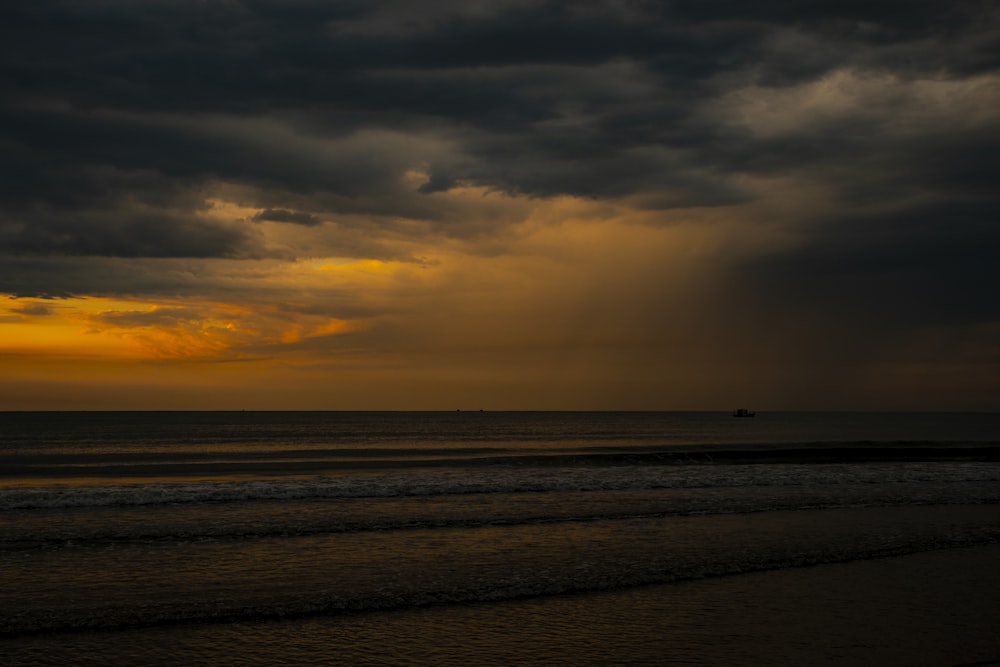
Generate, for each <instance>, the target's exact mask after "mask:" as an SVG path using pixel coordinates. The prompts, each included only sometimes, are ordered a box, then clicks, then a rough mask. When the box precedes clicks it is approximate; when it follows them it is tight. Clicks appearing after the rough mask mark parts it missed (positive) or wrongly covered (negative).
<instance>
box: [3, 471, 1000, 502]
mask: <svg viewBox="0 0 1000 667" xmlns="http://www.w3.org/2000/svg"><path fill="white" fill-rule="evenodd" d="M963 481H967V482H986V481H1000V464H995V463H956V462H948V463H872V464H826V465H822V466H816V465H798V464H785V465H768V464H746V465H701V466H613V467H601V468H588V467H541V468H519V467H516V466H511V467H499V466H498V467H491V468H483V469H478V468H472V469H468V468H465V469H448V470H419V471H412V472H409V473H381V474H380V473H371V474H354V475H342V476H323V475H320V476H313V477H305V478H303V477H294V478H278V479H252V480H210V481H192V482H175V483H136V484H121V485H62V484H50V485H46V486H39V487H29V488H7V489H3V490H2V491H0V510H22V509H40V508H72V507H109V506H133V505H167V504H181V503H215V502H244V501H258V500H299V499H335V498H386V497H414V496H439V495H467V494H495V493H545V492H560V491H602V490H627V489H633V490H637V489H671V488H713V487H731V488H739V487H748V486H788V485H791V486H797V485H830V484H875V483H894V482H963Z"/></svg>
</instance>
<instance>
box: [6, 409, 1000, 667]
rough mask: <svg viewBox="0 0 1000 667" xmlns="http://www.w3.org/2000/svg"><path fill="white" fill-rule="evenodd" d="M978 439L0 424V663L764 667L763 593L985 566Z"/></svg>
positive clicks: (197, 422) (718, 423) (463, 417)
mask: <svg viewBox="0 0 1000 667" xmlns="http://www.w3.org/2000/svg"><path fill="white" fill-rule="evenodd" d="M998 447H1000V415H994V414H869V413H857V414H845V413H772V414H765V413H762V414H759V415H758V416H756V417H754V418H745V419H737V418H733V417H732V416H731V415H729V414H728V413H629V412H619V413H573V412H567V413H530V412H529V413H494V412H453V413H426V412H422V413H406V412H390V413H338V412H329V413H324V412H304V413H289V412H273V413H272V412H229V413H215V412H150V413H140V412H130V413H0V582H2V584H3V585H2V587H0V651H2V652H3V653H2V654H3V657H4V660H3V662H4V664H40V663H47V664H67V663H70V662H72V663H75V664H85V663H90V664H178V663H188V664H191V663H202V664H275V663H285V664H315V663H326V664H466V663H468V662H470V661H473V662H478V663H483V662H487V663H489V662H493V663H495V664H510V663H519V664H553V663H556V662H560V661H562V663H563V664H612V663H617V664H640V663H642V664H664V663H665V662H669V661H670V660H674V661H677V660H681V659H684V660H691V661H693V662H696V663H697V662H706V661H708V662H712V660H710V659H709V658H710V657H712V656H714V658H716V659H718V660H720V661H725V662H731V661H733V660H737V661H744V662H745V661H746V660H745V659H746V658H747V656H746V655H743V658H744V660H739V655H740V654H739V653H738V650H745V649H746V646H752V647H754V648H753V649H752V650H753V652H754V656H755V659H754V660H753V661H752V662H756V663H760V664H782V663H781V660H780V657H781V656H787V655H789V654H788V653H787V652H783V651H782V650H780V649H781V646H780V644H775V643H774V642H773V641H772V642H771V643H770V644H769V645H768V643H767V642H763V643H761V642H756V641H751V642H750V643H749V644H747V640H746V638H747V637H754V636H758V635H760V634H761V632H762V630H761V626H760V624H759V620H758V616H757V611H756V609H759V607H760V605H761V602H760V595H759V591H760V590H762V588H761V587H764V589H770V590H775V589H776V588H780V587H781V586H785V587H786V588H788V587H789V582H791V581H797V579H796V577H799V576H800V575H799V574H798V573H800V572H803V569H802V568H809V567H815V566H822V567H827V568H834V567H846V566H845V565H837V566H834V565H833V564H846V563H854V564H856V563H863V564H864V563H867V564H869V565H867V566H866V567H869V568H875V567H878V565H877V563H881V562H897V563H909V562H918V561H914V560H912V559H914V558H918V557H921V555H922V554H929V553H938V554H941V553H947V554H960V553H980V551H977V550H984V549H985V550H986V552H984V553H989V554H993V553H994V552H993V551H990V549H995V548H996V547H993V546H991V545H996V544H997V543H998V542H1000V449H998ZM970 549H971V550H972V551H971V552H969V551H968V550H970ZM907 559H910V560H907ZM920 562H922V561H920ZM914 567H915V566H914ZM833 571H834V570H831V572H833ZM938 574H939V579H940V580H941V581H945V580H948V581H951V579H947V577H943V576H940V575H941V573H940V572H939V573H938ZM776 575H780V578H779V579H778V580H773V579H772V580H770V581H771V583H766V581H764V582H763V583H762V580H761V579H760V577H764V576H772V577H773V576H776ZM831 576H833V575H831ZM852 576H854V575H852ZM858 576H862V575H858ZM949 576H951V577H954V576H957V575H956V573H955V572H951V573H949ZM883 579H884V577H882V578H879V577H876V578H875V580H883ZM775 581H777V582H778V583H777V584H775V583H774V582H775ZM782 582H784V583H782ZM808 585H809V584H808V583H801V582H800V583H799V584H795V585H794V586H791V589H796V588H798V589H802V590H805V589H806V588H807V587H808ZM982 585H983V586H985V585H986V583H985V582H984V583H983V584H982ZM698 586H700V587H702V588H697V587H698ZM706 586H707V587H709V588H707V589H706V588H705V587H706ZM712 586H715V587H717V590H718V593H717V595H716V596H715V597H714V598H713V596H712V594H711V590H713V589H712V588H711V587H712ZM664 587H666V588H664ZM719 587H722V588H719ZM953 588H954V587H953ZM723 589H724V590H723ZM706 590H707V591H708V592H707V593H706V592H705V591H706ZM869 590H871V589H869ZM644 591H649V592H653V591H658V592H657V593H655V594H653V593H650V595H653V598H641V595H643V592H644ZM692 591H693V592H692ZM699 591H700V592H699ZM966 594H969V593H968V592H965V593H962V595H966ZM754 595H757V596H758V597H757V598H756V601H755V602H753V603H751V602H748V600H750V599H751V598H753V596H754ZM607 596H612V597H610V598H609V597H607ZM636 596H640V597H636ZM664 596H667V598H669V599H671V600H672V602H671V603H670V604H668V605H667V608H669V609H674V610H676V609H684V608H686V609H688V611H687V612H686V614H685V615H683V618H684V619H687V620H684V622H680V621H678V619H677V617H675V616H671V615H670V614H663V613H661V612H662V610H661V612H657V613H655V614H653V613H651V612H650V609H654V608H655V609H660V607H658V606H657V605H661V606H662V605H663V604H664V602H663V601H664V599H665V598H664ZM671 596H673V597H671ZM692 596H694V597H693V598H692ZM654 598H655V599H656V600H658V601H659V602H657V603H656V604H653V603H651V602H649V600H651V599H654ZM642 599H646V602H641V600H642ZM692 599H695V600H700V601H701V602H699V603H698V604H693V603H692V602H691V600H692ZM813 599H815V598H813ZM723 600H725V601H728V602H726V603H723V602H722V601H723ZM740 600H744V602H742V603H741V602H740ZM685 601H686V602H685ZM706 601H707V602H706ZM868 602H869V603H872V604H874V603H873V601H872V600H869V601H868ZM911 602H912V601H911ZM900 603H901V604H902V601H901V602H900ZM885 604H890V607H891V602H890V603H887V602H886V601H883V605H885ZM685 605H686V606H685ZM692 605H693V606H694V607H697V609H694V611H692V609H691V608H692ZM713 605H714V607H713ZM711 609H715V610H716V612H717V613H716V615H715V616H712V614H711V613H708V611H707V610H711ZM643 610H645V611H643ZM723 610H724V612H725V614H726V615H727V616H726V617H725V618H726V620H725V621H723V620H721V617H720V616H719V615H718V614H719V613H722V611H723ZM786 611H787V610H786ZM813 612H814V613H813V617H815V615H816V609H815V607H813ZM780 613H781V612H780V610H778V611H775V612H774V614H776V615H778V614H780ZM532 614H534V615H535V617H536V621H535V622H533V623H530V624H528V623H523V622H519V621H518V619H520V620H522V621H523V619H524V618H527V617H529V616H531V615H532ZM786 615H787V614H786ZM800 617H801V614H791V615H789V618H800ZM692 618H693V619H695V620H694V621H692V620H691V619H692ZM699 618H700V619H701V621H698V619H699ZM734 619H743V620H742V622H743V623H744V625H740V622H738V621H737V620H734ZM609 623H610V626H612V627H611V628H609ZM747 623H749V625H745V624H747ZM754 623H757V625H753V624H754ZM512 624H513V625H512ZM938 625H940V624H938ZM968 625H969V624H965V625H964V626H963V627H965V626H968ZM751 626H752V627H755V628H757V629H756V630H751V629H750V628H751ZM435 628H436V630H435ZM665 632H667V633H669V640H668V641H667V640H664V636H665V635H664V634H663V633H665ZM789 633H791V630H789ZM626 636H631V637H635V636H640V637H641V636H645V637H647V641H644V642H639V641H634V642H625V643H622V642H621V641H618V643H615V640H614V638H618V639H619V640H620V639H621V638H622V637H626ZM775 636H777V637H778V638H779V640H780V637H781V636H782V634H781V633H780V632H779V633H777V635H775ZM788 636H789V637H790V636H791V635H790V634H789V635H788ZM977 636H978V635H977ZM442 637H450V638H451V640H450V641H444V640H443V639H442ZM477 637H478V638H480V640H478V643H477V641H476V640H474V639H475V638H477ZM654 637H656V638H659V639H658V640H657V641H650V640H652V638H654ZM741 637H742V638H743V639H742V640H741V639H740V638H741ZM463 638H464V639H463ZM800 639H801V638H800ZM813 639H815V638H813ZM741 641H742V642H743V643H740V642H741ZM810 641H812V640H810ZM977 641H978V640H977ZM727 642H728V643H727ZM970 642H971V640H970V641H966V640H963V643H962V644H961V645H962V646H966V647H968V646H971V645H972V643H970ZM611 646H614V647H615V648H614V651H613V652H611V653H609V652H608V650H609V647H611ZM711 646H715V647H719V646H722V647H723V649H721V652H720V651H719V650H717V651H716V653H714V654H713V653H711V650H710V649H709V648H708V647H711ZM726 646H729V647H731V648H732V651H733V652H732V653H730V654H727V653H726V652H725V647H726ZM738 646H740V647H743V649H738V648H737V647H738ZM975 646H976V647H977V648H976V649H975V650H976V652H975V654H974V655H971V654H970V655H971V658H974V659H976V660H980V661H981V660H983V659H984V655H985V656H986V657H990V656H992V655H993V654H991V653H990V651H994V650H995V657H997V658H1000V642H997V643H996V644H995V645H990V643H989V641H988V640H986V643H985V647H984V646H983V642H982V641H979V642H978V643H975ZM528 647H530V650H529V648H528ZM556 647H561V648H559V649H558V650H557V649H556ZM786 648H787V647H786ZM883 648H884V647H883ZM900 650H903V649H902V648H901V649H900ZM949 650H956V651H959V652H961V651H960V650H959V649H949ZM961 650H971V649H961ZM769 655H770V656H771V657H775V658H776V660H777V661H776V662H771V663H769V662H768V656H769ZM838 655H840V654H838V653H836V652H835V651H834V652H832V653H828V654H827V655H826V658H827V659H829V661H832V662H836V658H837V656H838ZM844 655H846V654H844ZM880 655H883V656H884V655H886V654H885V653H882V654H880ZM888 655H889V656H890V657H891V656H892V655H893V654H892V653H889V654H888ZM905 655H909V657H910V658H911V659H910V660H902V659H901V660H900V664H906V663H908V664H918V663H919V661H918V660H914V658H915V656H919V655H926V654H920V653H914V652H912V651H911V652H910V653H909V654H906V653H905V652H904V653H901V654H899V656H900V657H902V656H905ZM814 657H817V656H814ZM856 657H857V656H856V655H855V656H854V658H852V660H854V661H856ZM953 657H954V658H955V659H954V660H953V662H954V663H959V662H962V661H963V660H964V659H965V658H969V657H970V656H963V655H957V654H956V655H954V656H953ZM971 658H970V659H971ZM817 662H824V660H821V659H820V660H817ZM927 664H933V663H927Z"/></svg>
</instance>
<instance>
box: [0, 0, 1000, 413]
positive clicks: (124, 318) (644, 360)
mask: <svg viewBox="0 0 1000 667" xmlns="http://www.w3.org/2000/svg"><path fill="white" fill-rule="evenodd" d="M300 4H301V6H300ZM716 4H718V3H716ZM306 5H308V6H309V7H311V9H308V8H307V7H306ZM689 5H690V3H668V4H667V5H663V6H662V7H660V6H658V5H656V4H655V3H654V4H651V5H647V4H644V3H637V4H635V5H632V4H628V3H626V4H620V3H597V4H596V5H594V6H590V5H588V8H587V9H584V8H579V9H573V8H572V5H565V6H560V5H552V4H551V3H535V2H513V3H496V5H495V6H492V8H490V9H488V10H487V9H486V8H481V9H482V10H481V11H478V10H474V9H472V8H471V5H466V4H463V3H440V7H437V8H436V9H433V10H431V9H427V11H426V13H422V14H421V16H419V17H416V16H413V15H412V12H410V11H409V10H408V9H407V8H406V5H405V3H388V2H387V3H381V2H376V3H369V4H367V5H365V6H363V7H353V6H352V8H347V7H346V6H341V4H339V3H315V6H313V4H311V3H291V4H290V5H284V4H282V3H267V2H265V3H242V2H234V3H222V2H209V3H201V4H199V5H198V6H197V7H196V6H195V5H192V4H191V3H183V2H166V3H158V4H156V6H155V7H154V6H146V5H143V4H142V3H139V4H135V5H131V4H128V3H124V4H122V3H112V4H111V5H107V6H105V5H103V4H100V5H98V4H89V3H83V4H79V5H73V6H72V7H70V6H69V5H64V4H59V3H50V2H40V3H35V4H30V5H29V4H24V3H17V8H15V9H12V10H11V11H10V15H9V16H8V17H7V19H6V20H5V22H6V24H7V26H8V27H7V30H8V31H11V37H10V39H11V40H13V41H10V42H9V43H10V44H12V46H11V49H13V50H11V51H9V52H7V53H6V55H4V56H3V57H4V58H5V66H6V71H9V72H11V73H12V74H13V75H14V77H13V80H15V81H16V82H17V83H15V84H14V85H13V86H12V87H11V88H10V89H9V90H8V91H7V94H6V95H5V96H4V98H3V102H2V105H3V106H2V109H3V114H4V122H3V125H2V127H3V130H2V131H3V141H4V142H5V143H4V146H5V149H4V158H3V169H4V179H5V181H4V182H5V184H6V185H5V189H4V190H3V193H2V197H0V295H2V297H3V300H2V302H0V357H2V360H3V365H2V368H0V409H48V408H58V409H62V408H74V409H159V408H166V409H179V408H186V409H187V408H189V409H216V408H218V409H243V408H254V409H291V408H296V407H302V408H308V409H331V410H336V409H446V410H451V409H456V408H466V407H468V408H480V407H485V408H492V409H602V408H607V409H720V408H722V409H729V408H731V407H732V406H733V405H738V404H740V405H741V404H744V403H747V402H752V403H753V404H754V405H757V406H759V407H761V408H765V407H773V408H775V409H778V408H784V409H944V410H958V409H970V410H996V409H1000V338H998V337H997V335H996V333H997V327H998V323H1000V311H998V303H1000V301H998V300H997V299H996V291H997V288H998V287H1000V269H998V266H1000V265H998V263H997V262H996V258H997V257H998V256H1000V236H998V231H997V230H998V228H997V225H996V221H997V211H998V201H1000V200H998V195H997V191H996V183H995V180H996V179H995V176H996V174H997V173H1000V165H998V164H997V159H998V158H997V155H1000V150H998V149H1000V145H998V141H1000V140H998V137H1000V116H998V115H997V113H996V109H997V108H1000V65H997V62H998V61H997V60H996V58H994V57H992V56H991V55H989V54H990V51H989V49H990V48H992V47H988V44H989V43H991V42H989V40H988V36H989V34H990V32H989V31H990V30H993V29H995V26H996V24H997V21H998V20H1000V19H998V17H997V14H996V12H995V11H993V10H989V11H987V10H982V11H980V10H975V11H974V10H973V9H971V8H970V7H966V5H964V4H960V5H955V6H954V7H952V6H951V5H949V7H950V9H948V10H947V11H946V10H945V5H943V4H942V5H940V7H939V6H938V5H935V4H933V3H932V4H931V5H929V6H928V7H926V8H924V9H923V10H920V11H918V12H916V13H915V15H914V17H912V20H908V21H904V20H902V19H901V18H900V17H895V16H892V15H891V13H888V14H886V15H881V14H878V12H875V13H874V14H873V15H871V16H868V15H867V14H866V13H865V11H864V10H863V9H861V8H853V9H852V8H842V9H838V10H836V11H834V10H832V9H829V8H828V9H829V11H828V12H826V13H824V12H821V11H820V10H819V9H809V8H808V7H807V6H803V7H799V8H797V9H792V8H790V9H789V10H788V11H787V12H781V13H771V12H769V11H768V10H766V9H765V8H757V9H751V8H749V7H748V6H744V5H740V4H737V3H733V4H732V5H731V6H729V5H725V3H723V4H721V5H719V6H717V7H715V5H713V7H715V8H714V9H713V10H712V11H708V12H706V11H705V10H703V9H699V8H698V7H696V6H694V5H691V6H689ZM296 8H297V9H296ZM824 11H826V10H824ZM942 13H946V14H947V15H948V17H949V18H948V20H947V21H944V20H942V19H941V14H942ZM106 22H107V25H115V26H119V28H117V29H116V30H114V31H113V32H114V34H113V35H111V36H109V35H110V33H108V32H107V31H102V30H97V29H96V28H97V27H98V26H101V25H104V24H105V23H106ZM945 25H947V26H950V27H948V28H947V29H946V28H945V27H942V26H945ZM87 26H91V27H93V28H95V29H94V30H93V32H90V31H89V30H90V29H89V28H88V27H87ZM192 26H198V29H197V30H193V28H192ZM515 26H520V28H516V27H515ZM526 26H535V27H534V28H532V31H531V32H530V34H531V36H532V37H531V39H527V38H525V39H516V38H514V37H512V32H511V31H513V33H514V34H516V33H518V31H519V30H524V29H526ZM990 26H993V27H992V28H991V27H990ZM189 28H192V29H191V30H189ZM188 33H190V34H191V35H196V36H192V37H191V39H192V40H194V41H193V42H192V43H191V44H187V45H186V46H184V45H182V44H181V43H180V42H178V41H175V36H176V35H180V34H188ZM597 35H603V36H604V37H602V38H601V39H597V38H596V36H597ZM532 39H543V40H544V42H545V43H546V44H549V45H550V46H549V47H547V48H545V49H540V48H535V47H531V48H529V45H530V44H531V43H534V42H532V41H531V40H532ZM478 44H482V45H483V46H481V47H480V46H477V45H478ZM486 45H492V46H488V47H487V46H486ZM993 50H995V49H993Z"/></svg>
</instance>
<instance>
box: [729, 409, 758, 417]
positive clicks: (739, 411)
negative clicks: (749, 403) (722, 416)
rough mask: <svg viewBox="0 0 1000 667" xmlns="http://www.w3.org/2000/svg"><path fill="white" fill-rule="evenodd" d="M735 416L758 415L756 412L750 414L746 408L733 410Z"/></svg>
mask: <svg viewBox="0 0 1000 667" xmlns="http://www.w3.org/2000/svg"><path fill="white" fill-rule="evenodd" d="M733 416H734V417H756V416H757V413H756V412H750V411H749V410H747V409H746V408H739V409H737V410H733Z"/></svg>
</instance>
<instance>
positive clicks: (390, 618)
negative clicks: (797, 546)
mask: <svg viewBox="0 0 1000 667" xmlns="http://www.w3.org/2000/svg"><path fill="white" fill-rule="evenodd" d="M998 564H1000V545H993V546H983V547H970V548H962V549H946V550H939V551H932V552H924V553H918V554H912V555H907V556H898V557H891V558H882V559H876V560H865V561H856V562H847V563H838V564H830V565H819V566H812V567H800V568H789V569H783V570H775V571H768V572H757V573H751V574H743V575H734V576H726V577H719V578H713V579H705V580H700V581H691V582H685V583H679V584H671V585H659V586H648V587H640V588H634V589H626V590H618V591H612V592H603V593H588V594H580V595H568V596H557V597H547V598H535V599H526V600H515V601H507V602H500V603H479V604H469V605H446V606H440V607H428V608H422V609H411V610H407V611H399V612H387V613H385V612H382V613H364V614H358V615H355V616H341V617H327V618H310V619H301V620H296V621H288V622H258V623H233V624H219V625H204V626H178V627H168V628H149V629H141V630H132V631H122V632H94V633H68V634H63V635H49V636H35V637H30V638H23V639H15V640H8V641H5V642H0V648H2V649H3V650H4V653H5V657H6V659H7V660H9V662H7V663H6V664H10V665H15V664H68V663H69V662H73V663H74V664H125V663H126V662H127V663H132V664H139V663H141V664H149V665H156V664H163V665H166V664H180V663H185V664H215V665H229V664H232V665H235V664H241V665H246V664H350V665H468V664H479V665H501V664H502V665H626V664H627V665H676V664H691V665H806V664H808V665H973V664H975V665H986V664H1000V631H998V625H997V620H996V618H997V617H996V612H997V608H998V601H1000V568H998V567H997V565H998Z"/></svg>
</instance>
